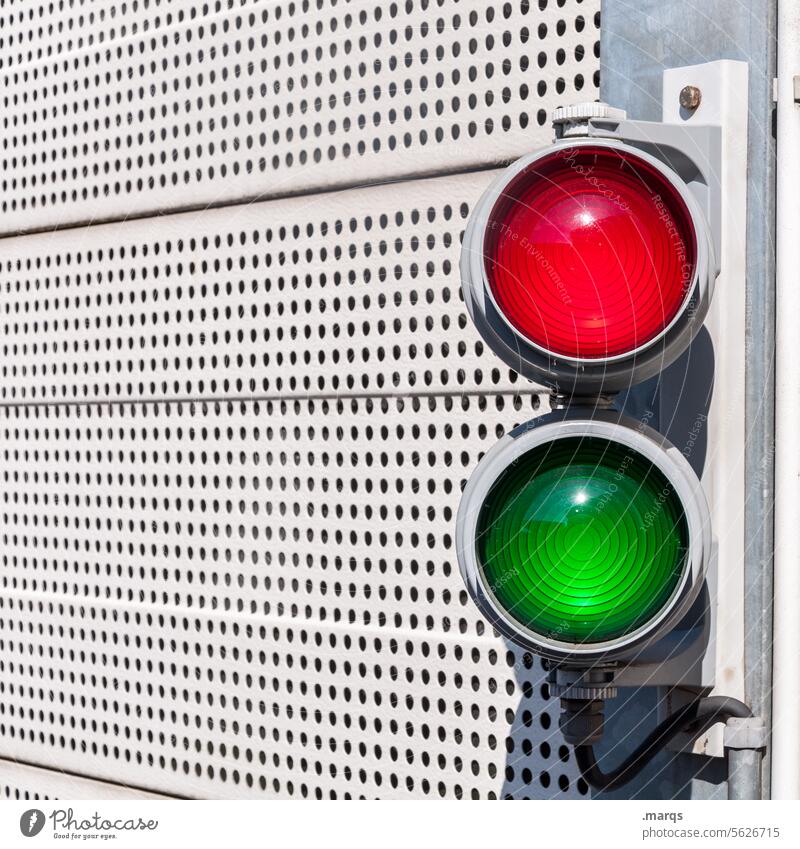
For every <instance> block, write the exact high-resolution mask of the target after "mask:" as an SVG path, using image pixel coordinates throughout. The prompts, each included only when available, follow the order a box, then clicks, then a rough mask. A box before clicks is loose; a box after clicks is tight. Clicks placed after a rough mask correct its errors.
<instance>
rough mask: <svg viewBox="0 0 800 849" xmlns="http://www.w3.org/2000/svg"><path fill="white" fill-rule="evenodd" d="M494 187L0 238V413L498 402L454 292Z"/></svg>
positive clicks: (507, 379)
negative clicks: (411, 399) (396, 399)
mask: <svg viewBox="0 0 800 849" xmlns="http://www.w3.org/2000/svg"><path fill="white" fill-rule="evenodd" d="M492 174H493V172H485V173H482V174H472V175H464V176H460V177H447V178H440V179H432V180H426V181H424V182H416V181H411V182H407V183H399V184H396V185H393V186H392V187H391V188H385V187H376V188H369V189H362V190H352V191H347V192H341V193H328V194H323V195H318V196H317V195H315V196H310V197H301V198H294V199H287V200H281V201H279V202H275V203H271V204H270V203H262V204H250V205H243V206H237V207H232V208H224V209H216V210H204V211H202V212H192V213H185V214H181V215H172V216H169V217H162V218H148V219H143V220H141V221H132V222H124V223H119V224H108V225H103V226H93V227H82V228H76V229H69V230H64V231H61V232H57V233H45V234H36V235H31V236H29V237H26V238H21V239H3V240H0V271H2V298H3V300H2V304H1V305H0V340H2V343H1V344H2V351H1V352H0V353H2V357H0V376H2V380H1V381H0V399H2V400H3V401H7V402H8V401H34V400H35V401H40V400H48V401H56V400H83V399H91V400H101V399H103V400H107V399H119V400H130V399H144V398H165V397H166V398H169V397H173V398H174V397H184V398H196V397H232V396H235V397H242V396H245V397H250V396H252V395H258V396H269V397H282V398H285V397H295V396H302V397H308V396H314V397H317V396H323V397H331V396H338V397H340V396H342V395H353V394H359V395H364V394H368V395H373V396H382V395H388V394H397V393H401V394H405V393H431V392H447V393H450V392H457V393H460V392H474V391H508V390H509V389H513V388H514V386H515V385H516V379H515V377H516V376H515V375H513V374H512V373H510V372H509V370H508V369H507V368H505V367H504V366H503V365H502V363H501V362H500V361H499V360H498V359H497V358H495V357H493V356H491V355H490V354H487V353H485V352H484V346H483V344H482V342H481V340H480V337H479V336H478V334H477V332H476V331H475V330H474V328H473V327H472V323H471V322H470V321H469V320H468V318H467V315H466V312H465V310H464V306H463V303H462V300H461V294H460V279H459V276H458V256H459V247H460V238H461V232H462V231H463V229H464V225H465V223H466V218H467V215H468V210H469V208H470V204H471V203H472V202H473V201H475V200H477V198H478V196H479V195H480V193H481V191H482V190H483V189H484V188H485V187H486V185H488V183H489V181H490V180H491V178H492Z"/></svg>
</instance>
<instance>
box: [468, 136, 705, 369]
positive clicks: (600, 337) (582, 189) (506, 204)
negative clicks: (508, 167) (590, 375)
mask: <svg viewBox="0 0 800 849" xmlns="http://www.w3.org/2000/svg"><path fill="white" fill-rule="evenodd" d="M483 249H484V262H485V268H486V274H487V278H488V282H489V287H490V289H491V292H492V295H493V297H494V300H495V303H496V304H497V306H498V307H499V309H500V310H501V311H502V313H503V314H504V315H505V318H506V320H507V321H508V322H509V323H510V324H511V325H512V326H513V327H514V328H515V329H516V330H517V331H518V332H519V333H520V334H521V335H523V336H524V337H525V338H527V339H528V340H530V341H531V342H532V343H533V344H534V345H537V346H538V347H539V348H542V349H544V350H545V351H547V352H550V353H553V354H556V355H561V356H565V357H570V358H572V359H587V360H588V359H594V360H598V359H604V358H609V357H615V356H618V355H621V354H627V353H631V352H633V351H635V350H636V349H638V348H640V347H642V346H643V345H646V344H647V343H649V342H652V341H653V340H654V339H656V338H657V337H658V336H659V335H660V334H661V333H662V332H663V331H664V330H665V329H666V328H667V327H668V326H669V325H670V323H671V322H672V320H673V319H674V318H675V317H676V315H677V314H678V313H679V312H680V311H681V309H682V307H683V305H684V302H685V301H686V296H687V293H688V292H689V290H690V289H691V288H692V284H693V281H694V276H695V266H696V257H697V245H696V235H695V228H694V224H693V221H692V216H691V213H690V212H689V210H688V208H687V206H686V204H685V202H684V201H683V198H682V197H681V196H680V194H679V192H678V191H677V189H676V188H675V187H674V186H673V185H672V183H671V182H670V181H669V180H668V179H667V178H666V177H665V176H664V175H663V174H662V173H661V172H660V171H659V170H658V169H656V168H655V167H654V166H652V165H651V164H650V163H648V162H646V161H645V160H644V159H640V158H639V157H637V156H635V155H633V154H630V153H628V152H626V151H621V150H617V149H614V148H610V147H602V146H599V145H598V146H596V147H595V146H591V145H584V146H575V147H565V148H562V149H560V150H557V151H554V152H553V153H551V154H549V155H547V156H544V157H542V158H540V159H537V160H535V161H534V162H532V163H531V164H530V165H529V166H528V167H527V168H526V169H525V170H524V171H522V172H520V173H519V174H517V175H516V176H515V177H514V178H513V179H512V180H511V182H510V183H509V184H508V185H507V186H506V187H505V188H504V190H503V193H502V195H501V196H500V197H499V198H498V200H497V202H496V203H495V205H494V207H493V209H492V212H491V215H490V217H489V220H488V222H487V224H486V230H485V235H484V243H483Z"/></svg>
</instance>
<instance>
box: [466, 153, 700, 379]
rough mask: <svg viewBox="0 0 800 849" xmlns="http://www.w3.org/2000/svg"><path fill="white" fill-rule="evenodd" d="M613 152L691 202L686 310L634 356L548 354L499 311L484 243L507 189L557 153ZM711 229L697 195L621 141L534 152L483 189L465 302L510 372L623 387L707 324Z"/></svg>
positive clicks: (471, 231)
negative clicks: (692, 244)
mask: <svg viewBox="0 0 800 849" xmlns="http://www.w3.org/2000/svg"><path fill="white" fill-rule="evenodd" d="M580 147H607V148H610V149H613V150H618V151H623V152H624V153H625V154H626V156H629V157H631V158H632V159H637V158H638V159H640V160H642V161H643V162H646V163H647V164H648V165H650V166H651V167H653V168H654V169H655V170H656V171H658V172H659V173H660V174H661V175H662V177H663V178H664V179H665V180H667V181H668V182H669V183H670V184H671V185H673V186H674V187H675V189H676V191H677V192H678V194H679V196H680V197H681V199H682V200H683V201H684V203H685V204H686V208H687V209H688V211H689V215H690V217H691V220H692V224H693V227H694V232H695V240H696V263H695V270H694V276H693V279H692V283H691V285H689V286H688V287H687V291H686V294H685V297H684V300H683V302H682V304H681V308H680V310H679V311H678V312H677V313H676V315H675V316H674V317H673V318H672V320H671V321H670V322H669V324H668V325H667V326H666V327H664V329H663V330H662V331H661V333H660V334H659V335H658V336H656V337H654V338H653V339H651V340H649V341H648V342H646V343H644V344H642V345H640V346H639V347H637V348H636V349H634V350H632V351H628V352H625V353H623V354H616V355H614V356H611V357H604V358H599V359H596V358H592V359H588V358H573V357H569V356H565V355H562V354H557V353H555V352H552V351H548V350H547V349H546V348H544V347H542V346H540V345H538V344H536V343H534V342H533V341H532V340H530V339H529V338H528V337H527V336H525V335H524V334H522V333H521V332H520V331H519V330H517V329H516V328H515V327H514V326H513V325H512V324H511V322H510V321H508V319H507V318H506V316H505V315H504V314H503V312H502V310H500V308H499V307H498V305H497V303H496V301H495V298H494V294H493V293H492V291H491V287H490V286H489V281H488V279H487V276H486V268H485V263H484V253H483V245H484V238H485V234H486V226H487V224H488V222H489V220H490V217H491V213H492V210H493V209H494V206H495V204H496V202H497V200H498V198H499V197H500V196H501V195H502V193H503V191H504V189H505V187H506V186H507V185H508V184H509V183H510V182H511V181H512V180H514V179H515V178H516V177H517V176H518V175H519V174H520V173H522V172H523V171H524V170H525V169H526V168H528V167H529V166H530V165H532V164H533V163H535V162H537V161H539V160H540V159H543V158H545V157H549V156H551V155H553V154H554V153H557V152H558V151H559V150H567V149H574V148H580ZM713 258H714V245H713V239H712V236H711V231H710V227H709V226H708V223H707V221H706V218H705V216H704V215H703V212H702V210H701V208H700V204H699V202H698V201H697V198H696V197H695V196H694V195H693V194H692V192H691V191H690V190H689V189H688V187H687V186H686V184H685V182H684V181H683V180H682V179H681V178H680V177H679V176H678V175H677V174H676V173H675V172H674V171H673V170H672V169H671V168H670V167H669V166H667V165H665V164H664V163H663V162H662V161H660V160H659V159H657V158H656V157H654V156H652V155H651V154H649V153H647V152H646V151H643V150H641V149H639V148H635V147H632V146H631V145H628V144H625V143H624V142H621V141H618V140H616V139H603V138H594V137H592V138H585V139H567V140H564V141H560V142H556V143H555V144H553V145H550V146H549V147H547V148H543V149H542V150H539V151H536V152H535V153H532V154H530V155H528V156H525V157H523V158H522V159H519V160H517V161H516V162H515V163H514V164H513V165H511V166H509V168H507V169H506V170H505V171H504V172H503V173H502V174H501V175H500V176H498V177H497V179H496V180H495V181H494V182H493V183H492V184H491V185H490V186H489V188H488V189H487V190H486V191H485V192H484V194H483V195H482V197H481V199H480V200H479V201H478V204H477V205H476V207H475V209H474V211H473V214H472V216H471V217H470V219H469V222H468V224H467V228H466V231H465V233H464V241H463V244H462V249H461V279H462V290H463V294H464V301H465V303H466V306H467V309H468V311H469V313H470V316H471V317H472V320H473V321H474V322H475V324H476V326H477V327H478V330H479V332H480V333H481V336H482V337H483V338H484V339H485V341H486V342H487V344H488V345H489V346H490V347H491V348H492V350H493V351H494V352H495V353H496V354H497V355H498V356H499V357H500V358H501V359H502V360H503V361H504V362H506V363H507V364H508V365H509V366H510V367H511V368H513V369H515V370H516V371H518V372H520V374H523V375H524V376H526V377H528V378H530V379H532V380H535V381H537V382H539V383H543V384H545V385H547V386H550V387H552V388H553V389H556V390H557V391H559V392H569V391H578V392H581V393H586V392H596V391H600V390H601V389H603V390H611V391H614V390H619V389H623V388H625V387H627V386H630V385H632V384H634V383H639V382H641V381H642V380H645V379H647V378H648V377H651V376H652V375H654V374H656V373H657V372H659V371H660V370H661V369H663V368H665V367H666V366H667V365H669V364H670V363H671V362H673V361H674V360H675V359H676V358H677V357H678V356H680V354H681V353H682V352H683V351H684V350H685V349H686V348H687V347H688V345H689V343H690V342H691V341H692V339H693V338H694V336H695V334H696V333H697V331H698V330H699V329H700V327H701V326H702V324H703V320H704V318H705V315H706V312H707V311H708V306H709V303H710V301H711V296H712V294H713V283H714V278H715V276H716V271H715V269H716V263H715V262H714V259H713Z"/></svg>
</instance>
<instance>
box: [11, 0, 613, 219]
mask: <svg viewBox="0 0 800 849" xmlns="http://www.w3.org/2000/svg"><path fill="white" fill-rule="evenodd" d="M598 7H599V3H598V0H514V2H505V3H502V2H489V3H487V2H477V1H476V0H466V1H464V0H462V1H461V2H460V0H392V2H386V3H382V2H374V0H352V2H348V0H289V1H288V2H287V0H280V2H274V0H273V1H272V2H255V1H254V0H224V2H223V0H214V1H213V2H212V1H211V0H209V1H208V2H199V0H174V2H167V1H166V0H128V2H124V3H103V2H97V3H92V2H89V0H60V2H55V0H37V2H25V3H22V2H19V1H18V2H14V0H6V2H4V3H3V5H2V14H0V75H2V114H1V115H0V122H2V123H0V127H2V132H1V133H0V138H1V139H2V141H1V142H0V144H2V161H1V162H0V165H2V172H3V173H2V182H0V187H1V188H2V197H0V232H6V233H10V232H18V231H20V230H27V229H31V228H38V227H47V226H51V225H54V224H64V223H68V222H69V223H74V222H76V221H88V220H93V219H98V218H119V217H122V216H130V215H133V214H137V215H140V214H144V213H152V212H153V211H155V210H160V209H175V208H176V207H180V206H205V205H208V204H211V203H218V202H221V201H226V202H236V201H240V200H241V199H242V198H245V197H254V196H257V195H260V196H268V195H276V194H286V193H288V192H296V191H300V190H309V189H318V188H320V187H322V186H333V185H342V184H345V183H362V182H365V181H374V180H385V179H387V178H390V177H392V178H393V177H400V176H404V175H409V174H432V173H436V172H439V171H452V170H455V169H462V170H463V169H466V168H471V167H474V166H475V165H476V164H483V165H488V164H491V163H497V162H498V161H500V160H502V159H503V158H507V157H509V156H517V155H519V154H521V153H523V152H526V151H528V150H530V148H531V145H536V144H539V143H541V142H543V141H545V140H546V139H547V138H548V137H549V134H550V130H549V127H548V126H547V123H548V111H549V110H550V109H551V108H552V107H553V105H554V104H555V103H556V102H560V101H561V100H562V99H564V100H574V99H575V98H576V96H577V97H579V98H582V99H588V100H592V99H594V98H595V97H596V96H597V79H596V73H597V67H598V58H597V46H596V45H597V38H598V21H597V19H596V15H597V11H598Z"/></svg>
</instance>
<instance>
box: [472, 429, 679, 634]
mask: <svg viewBox="0 0 800 849" xmlns="http://www.w3.org/2000/svg"><path fill="white" fill-rule="evenodd" d="M477 534H478V562H479V565H480V568H481V570H482V572H483V577H484V584H485V586H487V587H488V588H489V589H490V590H491V592H492V594H493V596H494V598H495V600H496V602H497V603H498V604H499V606H500V607H501V608H502V609H503V610H504V611H506V613H507V614H508V615H509V616H510V617H511V618H512V619H515V620H517V621H518V622H519V623H520V624H522V625H523V626H525V627H526V628H528V629H530V630H531V631H533V632H535V633H537V634H539V635H541V636H545V637H548V638H549V639H553V640H558V641H561V642H566V643H587V644H591V643H599V642H604V641H605V640H611V639H615V638H617V637H620V636H623V635H625V634H628V633H631V632H632V631H635V630H636V629H637V628H639V627H640V626H641V625H644V624H645V623H646V622H648V621H650V620H651V619H652V618H653V617H654V616H656V615H657V614H658V613H659V611H660V610H661V609H662V608H663V607H664V605H665V604H666V603H667V601H668V600H669V599H670V597H671V596H672V594H673V592H674V591H675V589H676V587H677V586H678V583H679V582H680V579H681V575H682V573H683V568H684V564H685V562H686V557H687V545H688V536H689V535H688V528H687V523H686V517H685V515H684V511H683V508H682V506H681V502H680V499H679V498H678V496H677V494H676V493H675V491H674V489H673V487H672V485H671V484H670V483H669V481H668V480H667V478H666V477H665V475H664V474H663V473H662V472H661V470H660V469H658V468H657V467H656V466H654V465H653V464H652V463H651V462H650V461H649V460H648V459H647V458H646V457H644V456H642V455H641V454H639V453H638V452H637V451H634V450H633V449H632V448H628V447H627V446H624V445H621V444H619V443H616V442H610V441H608V440H606V439H601V438H598V437H569V438H565V439H557V440H554V441H552V442H548V443H545V444H543V445H540V446H538V447H536V448H534V449H532V450H531V451H529V452H528V453H527V454H524V455H522V457H520V458H519V459H518V460H517V461H516V462H515V463H513V464H512V465H510V466H509V467H508V468H507V469H505V470H504V472H503V473H502V474H501V475H500V477H499V478H498V479H497V481H496V482H495V483H494V485H493V486H492V489H491V490H490V492H489V494H488V496H487V497H486V499H485V501H484V504H483V506H482V508H481V512H480V515H479V517H478V527H477Z"/></svg>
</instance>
